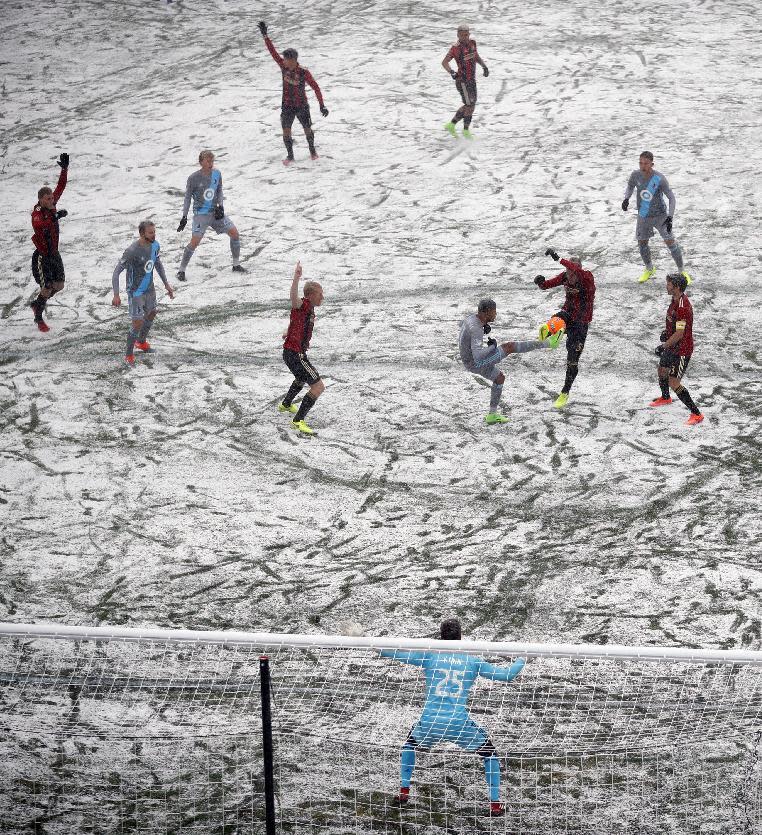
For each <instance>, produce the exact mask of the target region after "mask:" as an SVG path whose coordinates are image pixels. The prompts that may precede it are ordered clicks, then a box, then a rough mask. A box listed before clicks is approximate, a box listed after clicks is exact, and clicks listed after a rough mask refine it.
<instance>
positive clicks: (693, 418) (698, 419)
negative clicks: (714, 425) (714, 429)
mask: <svg viewBox="0 0 762 835" xmlns="http://www.w3.org/2000/svg"><path fill="white" fill-rule="evenodd" d="M703 419H704V416H703V415H691V416H690V417H689V418H688V420H686V421H685V425H686V426H695V425H696V424H697V423H701V421H702V420H703Z"/></svg>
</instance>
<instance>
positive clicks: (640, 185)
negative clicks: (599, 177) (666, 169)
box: [624, 170, 677, 217]
mask: <svg viewBox="0 0 762 835" xmlns="http://www.w3.org/2000/svg"><path fill="white" fill-rule="evenodd" d="M652 177H660V178H661V179H660V180H659V185H658V186H657V187H656V190H655V192H654V195H653V198H652V200H651V206H650V208H649V209H648V214H647V215H646V217H654V215H664V214H668V215H669V216H670V217H673V216H674V214H675V205H676V203H677V201H676V200H675V195H674V194H673V193H672V189H671V188H670V187H669V183H668V182H667V178H666V177H665V176H664V175H663V174H661V173H660V172H658V171H652V172H651V173H650V174H644V173H643V172H642V171H640V170H637V171H633V172H632V174H630V179H629V180H628V181H627V189H626V191H625V193H624V199H625V200H629V199H630V195H631V194H632V192H633V191H635V192H636V194H637V198H638V211H640V204H641V203H642V202H643V196H642V195H643V192H644V191H645V188H646V186H647V185H648V184H649V182H651V178H652ZM665 197H666V198H667V200H669V210H668V209H667V207H666V206H665V205H664V198H665Z"/></svg>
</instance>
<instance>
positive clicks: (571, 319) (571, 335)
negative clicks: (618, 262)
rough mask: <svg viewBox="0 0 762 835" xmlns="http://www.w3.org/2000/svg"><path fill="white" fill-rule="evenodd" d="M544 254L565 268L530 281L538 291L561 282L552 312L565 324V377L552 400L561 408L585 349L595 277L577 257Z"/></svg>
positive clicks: (543, 329)
mask: <svg viewBox="0 0 762 835" xmlns="http://www.w3.org/2000/svg"><path fill="white" fill-rule="evenodd" d="M545 254H546V255H550V257H551V258H552V259H553V260H554V261H558V260H560V262H561V266H562V267H564V268H565V269H564V271H563V272H562V273H559V274H558V275H557V276H554V277H553V278H545V276H544V275H538V276H536V277H535V280H534V283H535V284H536V285H537V286H538V287H539V288H540V289H541V290H550V289H551V288H552V287H558V286H559V285H560V284H563V285H564V288H565V290H566V298H565V299H564V303H563V306H562V307H561V309H560V310H559V311H558V313H556V316H558V317H559V318H560V319H563V320H564V324H565V326H566V327H565V330H566V379H565V380H564V387H563V388H562V389H561V393H560V394H559V395H558V397H557V398H556V401H555V403H553V405H554V406H555V407H556V409H563V407H564V406H565V405H566V404H567V402H568V401H569V392H570V391H571V387H572V384H573V383H574V380H575V379H576V377H577V372H578V371H579V367H578V366H579V358H580V357H581V356H582V351H583V350H584V348H585V340H586V339H587V329H588V327H589V326H590V322H592V321H593V303H594V300H595V278H593V274H592V273H591V272H590V271H589V270H583V269H582V262H581V261H580V259H579V258H577V257H574V256H572V257H571V258H568V259H567V258H560V259H559V256H558V253H557V252H556V251H555V250H554V249H551V248H548V249H546V250H545ZM547 337H548V328H547V325H541V326H540V338H541V339H546V338H547Z"/></svg>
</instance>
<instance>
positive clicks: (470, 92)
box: [455, 79, 476, 107]
mask: <svg viewBox="0 0 762 835" xmlns="http://www.w3.org/2000/svg"><path fill="white" fill-rule="evenodd" d="M455 86H456V87H457V88H458V92H459V93H460V97H461V99H463V104H465V105H466V107H473V105H475V104H476V81H461V80H460V79H458V80H457V81H456V82H455Z"/></svg>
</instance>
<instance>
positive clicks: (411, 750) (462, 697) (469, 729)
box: [380, 618, 526, 816]
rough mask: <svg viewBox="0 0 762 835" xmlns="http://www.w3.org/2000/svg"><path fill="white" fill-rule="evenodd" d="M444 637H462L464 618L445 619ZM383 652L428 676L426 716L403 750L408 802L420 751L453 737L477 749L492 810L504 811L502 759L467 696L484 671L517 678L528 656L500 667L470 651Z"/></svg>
mask: <svg viewBox="0 0 762 835" xmlns="http://www.w3.org/2000/svg"><path fill="white" fill-rule="evenodd" d="M439 634H440V637H441V639H442V640H443V641H459V640H460V639H461V625H460V621H459V620H457V619H455V618H452V619H450V620H445V621H443V622H442V624H441V626H440V628H439ZM380 655H381V656H382V657H384V658H392V659H394V660H395V661H401V662H402V663H403V664H413V665H415V666H416V667H422V668H423V672H424V675H425V676H426V700H425V702H424V706H423V712H422V713H421V718H420V719H419V720H418V722H416V724H415V725H413V727H412V729H411V730H410V733H409V735H408V738H407V740H406V741H405V744H404V745H403V746H402V753H401V755H400V792H399V795H398V801H399V803H400V805H402V806H404V805H405V804H406V803H407V802H408V800H409V799H410V782H411V780H412V776H413V770H414V769H415V759H416V751H417V750H428V749H430V748H432V747H433V746H434V745H437V744H438V743H440V742H452V743H454V744H455V745H457V746H458V747H460V748H462V749H463V750H464V751H468V752H471V753H474V754H478V755H479V756H480V757H481V758H482V762H483V764H484V776H485V778H486V780H487V787H488V790H489V800H490V808H489V812H490V814H491V815H494V816H498V815H504V814H505V806H504V805H503V804H502V803H501V802H500V761H499V760H498V758H497V751H496V750H495V746H494V745H493V743H492V740H491V739H490V738H489V735H488V733H487V731H486V730H485V729H484V728H483V727H482V726H481V725H479V724H477V723H476V722H474V720H473V719H472V718H471V717H470V716H469V714H468V707H467V705H468V697H469V693H470V691H471V688H472V687H473V685H474V682H475V681H476V679H477V678H478V677H479V676H482V677H483V678H487V679H491V680H492V681H513V679H515V678H516V676H517V675H518V674H519V673H520V672H521V671H522V669H523V668H524V664H525V663H526V661H525V660H524V659H523V658H519V659H517V660H516V661H514V662H513V664H511V666H510V667H496V666H495V665H493V664H489V663H487V662H486V661H482V659H481V658H478V657H476V656H474V655H469V654H468V653H465V652H448V651H447V650H443V651H441V652H434V651H415V650H382V651H381V653H380Z"/></svg>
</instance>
